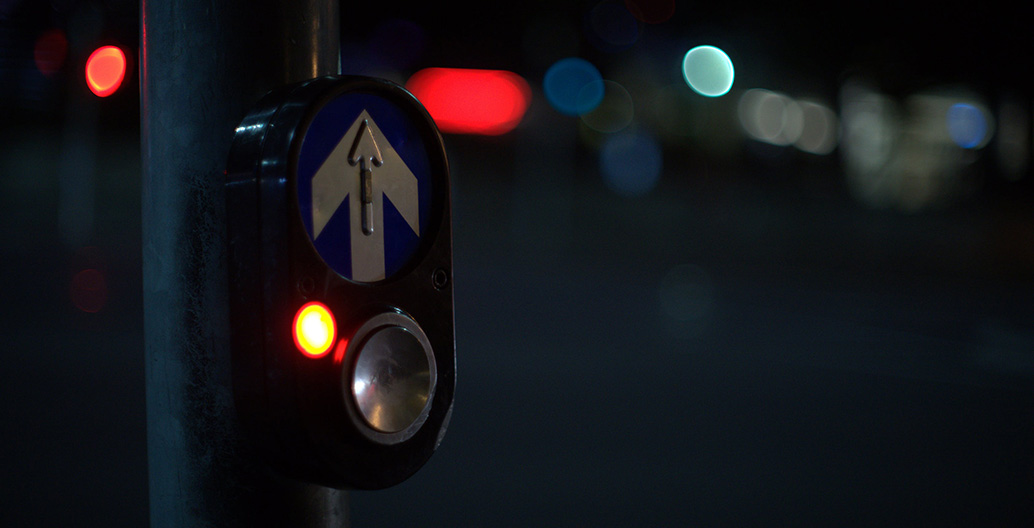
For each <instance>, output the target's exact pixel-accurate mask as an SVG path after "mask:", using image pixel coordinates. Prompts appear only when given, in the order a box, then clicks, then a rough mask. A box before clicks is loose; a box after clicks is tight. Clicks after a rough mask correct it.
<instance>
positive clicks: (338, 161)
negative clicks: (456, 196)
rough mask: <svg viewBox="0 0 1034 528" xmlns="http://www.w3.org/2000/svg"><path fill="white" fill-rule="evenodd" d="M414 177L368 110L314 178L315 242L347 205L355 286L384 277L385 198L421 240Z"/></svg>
mask: <svg viewBox="0 0 1034 528" xmlns="http://www.w3.org/2000/svg"><path fill="white" fill-rule="evenodd" d="M418 194H419V191H418V188H417V179H416V176H414V175H413V173H412V172H411V171H410V170H409V167H407V166H406V163H405V162H404V161H403V160H402V158H401V157H399V155H398V153H396V152H395V149H394V148H393V147H392V145H391V143H389V142H388V140H387V138H386V137H385V136H384V134H383V133H382V132H381V131H380V129H379V128H378V127H377V123H375V122H374V121H373V119H372V118H371V117H370V114H368V113H367V112H366V111H365V110H363V112H362V113H361V114H359V117H358V118H357V119H356V120H355V122H354V123H352V126H351V127H349V129H348V132H346V133H345V135H344V137H342V138H341V141H340V142H339V143H338V144H337V146H336V147H334V150H333V151H332V152H331V153H330V156H328V157H327V160H326V161H324V162H323V165H322V166H320V168H319V170H318V171H316V175H315V176H313V178H312V231H313V233H312V237H313V240H316V239H317V238H319V236H320V233H322V232H323V228H324V227H326V225H327V222H329V221H330V218H331V217H332V216H334V213H335V212H337V210H338V208H340V207H341V204H343V203H345V199H348V210H349V233H350V235H351V236H350V238H351V239H352V244H351V245H352V277H351V278H352V280H355V281H360V282H373V281H377V280H381V279H383V278H384V277H385V265H384V197H385V196H387V197H388V199H390V200H391V203H392V204H394V205H395V208H396V209H398V211H399V213H401V214H402V218H403V219H405V221H406V223H407V224H409V227H410V229H412V230H413V232H414V233H416V234H417V235H418V236H419V235H420V220H419V214H418V213H419V201H418Z"/></svg>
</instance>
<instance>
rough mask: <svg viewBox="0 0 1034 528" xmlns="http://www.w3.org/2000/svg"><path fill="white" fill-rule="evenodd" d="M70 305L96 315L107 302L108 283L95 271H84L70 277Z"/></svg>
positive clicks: (102, 275)
mask: <svg viewBox="0 0 1034 528" xmlns="http://www.w3.org/2000/svg"><path fill="white" fill-rule="evenodd" d="M71 289H72V304H74V305H75V307H76V308H78V309H80V310H82V311H84V312H87V313H97V312H99V311H101V308H104V305H105V303H107V301H108V283H107V281H106V280H105V279H104V274H103V273H101V272H100V271H98V270H95V269H85V270H82V271H80V272H79V273H76V274H75V276H74V277H72V288H71Z"/></svg>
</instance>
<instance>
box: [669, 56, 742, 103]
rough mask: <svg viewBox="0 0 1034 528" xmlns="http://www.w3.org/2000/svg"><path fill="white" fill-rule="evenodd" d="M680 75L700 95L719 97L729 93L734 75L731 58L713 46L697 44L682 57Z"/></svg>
mask: <svg viewBox="0 0 1034 528" xmlns="http://www.w3.org/2000/svg"><path fill="white" fill-rule="evenodd" d="M682 76H683V77H685V79H686V82H687V83H688V84H689V87H690V88H692V89H693V91H695V92H696V93H698V94H700V95H706V96H707V97H719V96H722V95H725V94H727V93H729V89H731V88H732V81H733V78H734V77H735V74H734V72H733V68H732V60H731V59H729V56H728V55H726V54H725V52H724V51H722V50H720V49H718V48H716V47H714V46H697V47H695V48H693V49H691V50H689V51H688V52H687V53H686V57H685V58H684V59H682Z"/></svg>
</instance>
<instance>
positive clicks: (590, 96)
mask: <svg viewBox="0 0 1034 528" xmlns="http://www.w3.org/2000/svg"><path fill="white" fill-rule="evenodd" d="M542 89H543V91H544V92H545V93H546V100H548V101H549V104H551V105H553V108H555V109H556V110H557V111H558V112H560V113H562V114H566V115H571V116H575V115H581V114H584V113H586V112H590V111H592V110H593V109H594V108H596V106H597V105H599V104H600V101H602V100H603V76H602V75H600V71H599V70H597V69H596V67H595V66H593V65H592V63H590V62H589V61H587V60H585V59H579V58H577V57H569V58H566V59H561V60H558V61H557V62H556V63H554V64H553V65H552V66H550V67H549V70H547V71H546V76H545V78H544V79H543V80H542Z"/></svg>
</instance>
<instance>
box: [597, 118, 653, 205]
mask: <svg viewBox="0 0 1034 528" xmlns="http://www.w3.org/2000/svg"><path fill="white" fill-rule="evenodd" d="M663 164H664V160H663V155H662V153H661V147H660V145H658V144H657V141H656V140H655V139H654V138H652V137H650V136H648V135H646V134H642V133H629V134H618V135H614V136H610V137H608V138H607V140H606V141H605V142H604V143H603V146H602V148H601V149H600V172H602V173H603V181H604V183H606V185H607V187H608V188H610V189H611V190H612V191H614V192H616V193H618V194H620V195H623V196H642V195H644V194H646V193H648V192H650V191H652V190H653V188H654V187H656V186H657V182H658V180H660V177H661V168H662V167H663Z"/></svg>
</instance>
